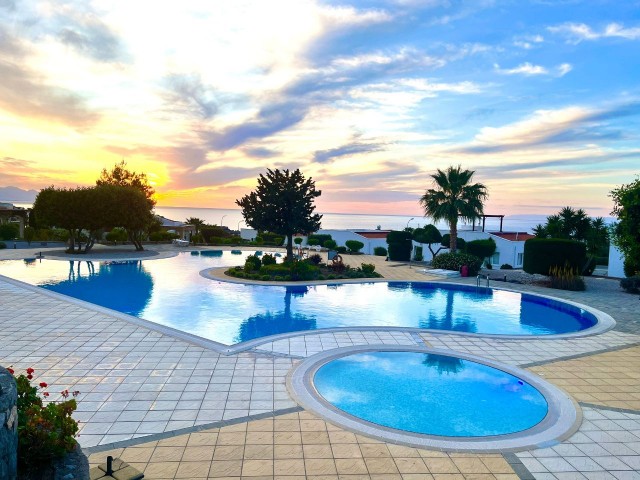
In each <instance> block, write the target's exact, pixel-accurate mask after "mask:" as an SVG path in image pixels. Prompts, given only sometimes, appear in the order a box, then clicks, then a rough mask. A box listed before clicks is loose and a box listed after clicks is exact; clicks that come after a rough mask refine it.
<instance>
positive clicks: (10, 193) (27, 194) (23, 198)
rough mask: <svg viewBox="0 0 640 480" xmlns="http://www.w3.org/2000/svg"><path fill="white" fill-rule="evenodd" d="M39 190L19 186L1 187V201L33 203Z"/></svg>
mask: <svg viewBox="0 0 640 480" xmlns="http://www.w3.org/2000/svg"><path fill="white" fill-rule="evenodd" d="M36 195H38V192H37V191H35V190H22V189H21V188H18V187H0V202H16V203H33V202H34V200H35V199H36Z"/></svg>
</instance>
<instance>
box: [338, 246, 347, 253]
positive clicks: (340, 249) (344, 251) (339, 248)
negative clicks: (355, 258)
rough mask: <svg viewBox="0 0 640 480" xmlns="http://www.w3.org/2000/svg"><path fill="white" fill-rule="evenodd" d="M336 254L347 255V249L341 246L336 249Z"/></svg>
mask: <svg viewBox="0 0 640 480" xmlns="http://www.w3.org/2000/svg"><path fill="white" fill-rule="evenodd" d="M336 252H338V253H347V247H343V246H342V245H341V246H339V247H336Z"/></svg>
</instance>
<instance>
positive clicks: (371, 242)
mask: <svg viewBox="0 0 640 480" xmlns="http://www.w3.org/2000/svg"><path fill="white" fill-rule="evenodd" d="M316 233H318V234H320V235H331V238H332V239H333V240H335V242H336V243H337V244H338V246H339V247H346V245H345V242H346V241H347V240H357V241H359V242H362V243H364V247H363V248H362V250H361V252H362V253H366V254H368V255H373V250H374V248H376V247H384V248H387V239H386V238H367V237H363V236H362V235H358V234H357V233H355V232H352V231H350V230H325V229H320V230H318V231H317V232H316ZM303 245H306V239H305V242H304V243H303Z"/></svg>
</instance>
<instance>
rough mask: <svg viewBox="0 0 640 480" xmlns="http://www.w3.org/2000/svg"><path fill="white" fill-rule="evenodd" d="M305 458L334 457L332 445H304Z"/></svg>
mask: <svg viewBox="0 0 640 480" xmlns="http://www.w3.org/2000/svg"><path fill="white" fill-rule="evenodd" d="M302 448H303V451H304V458H305V459H307V458H333V452H332V451H331V445H319V444H316V445H303V446H302Z"/></svg>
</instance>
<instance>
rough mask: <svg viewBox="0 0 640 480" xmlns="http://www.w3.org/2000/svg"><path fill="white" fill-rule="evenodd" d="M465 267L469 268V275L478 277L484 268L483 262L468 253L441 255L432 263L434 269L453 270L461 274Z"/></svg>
mask: <svg viewBox="0 0 640 480" xmlns="http://www.w3.org/2000/svg"><path fill="white" fill-rule="evenodd" d="M463 265H466V266H467V267H469V275H477V274H478V272H479V271H480V267H481V266H482V260H481V259H479V258H478V257H476V256H474V255H469V254H468V253H462V252H456V253H441V254H440V255H438V256H437V257H436V258H434V259H433V261H432V262H431V266H432V267H433V268H441V269H443V270H453V271H456V272H459V271H460V269H461V268H462V266H463Z"/></svg>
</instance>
